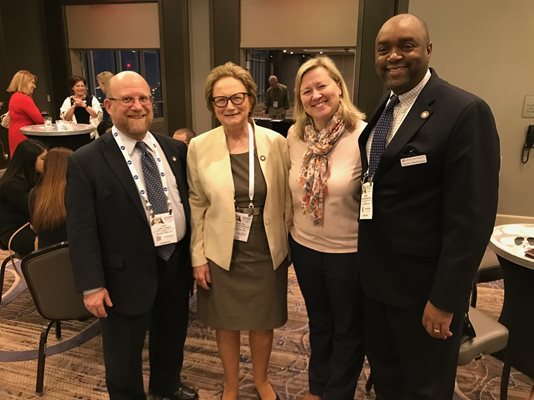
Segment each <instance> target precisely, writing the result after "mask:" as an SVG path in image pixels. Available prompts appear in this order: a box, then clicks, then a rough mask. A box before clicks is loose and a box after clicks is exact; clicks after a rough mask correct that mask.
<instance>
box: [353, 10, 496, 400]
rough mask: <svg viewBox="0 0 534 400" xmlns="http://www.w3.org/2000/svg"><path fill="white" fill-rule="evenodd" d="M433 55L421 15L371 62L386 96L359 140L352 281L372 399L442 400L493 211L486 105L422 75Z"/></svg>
mask: <svg viewBox="0 0 534 400" xmlns="http://www.w3.org/2000/svg"><path fill="white" fill-rule="evenodd" d="M431 53H432V43H431V42H430V38H429V34H428V29H427V27H426V24H425V23H424V22H423V21H422V20H420V19H419V18H417V17H415V16H413V15H410V14H401V15H397V16H394V17H392V18H391V19H389V20H388V21H386V22H385V23H384V25H383V26H382V27H381V29H380V31H379V32H378V35H377V38H376V47H375V65H376V70H377V73H378V75H379V76H380V77H381V78H382V79H383V81H384V83H385V85H386V87H387V88H388V89H389V91H388V93H387V94H386V95H385V96H384V97H383V99H382V100H381V102H380V105H379V106H378V109H377V111H376V112H375V114H374V116H373V117H372V118H371V120H370V122H369V124H368V125H367V127H366V128H365V130H364V131H363V132H362V135H361V136H360V139H359V144H360V149H361V154H362V163H363V171H367V172H366V174H365V175H364V181H363V188H362V192H363V193H364V195H363V197H362V209H361V213H360V218H361V221H360V228H359V229H360V231H359V244H358V250H359V257H360V261H359V265H360V279H361V284H362V287H363V290H364V293H365V340H366V347H367V355H368V358H369V361H370V364H371V370H372V374H373V378H374V379H373V381H374V384H375V391H376V394H377V399H378V400H384V399H386V400H389V399H395V400H399V399H404V400H408V399H409V400H419V399H428V400H441V399H443V400H450V399H451V398H452V396H453V391H454V380H455V375H456V363H457V358H458V351H459V346H460V338H461V335H462V324H463V317H464V312H465V311H466V310H467V299H468V296H469V291H470V288H471V284H472V282H473V277H474V274H475V272H476V270H477V267H478V265H479V263H480V260H481V258H482V255H483V253H484V250H485V248H486V245H487V243H488V241H489V238H490V235H491V232H492V228H493V225H494V221H495V215H496V210H497V194H498V172H499V164H500V158H499V139H498V135H497V130H496V126H495V121H494V118H493V115H492V113H491V110H490V108H489V106H488V105H487V104H486V103H485V102H484V101H483V100H481V99H480V98H478V97H476V96H474V95H473V94H470V93H468V92H466V91H463V90H461V89H459V88H457V87H454V86H452V85H450V84H448V83H447V82H445V81H443V80H442V79H440V78H439V77H438V75H437V73H436V72H435V71H434V70H433V69H429V67H428V64H429V61H430V55H431ZM465 72H466V73H470V72H471V71H465ZM390 97H391V98H390ZM390 102H392V103H391V104H389V103H390ZM386 104H387V106H386ZM395 104H396V105H395ZM390 107H392V108H391V109H392V110H393V111H392V114H390V115H389V119H390V121H389V122H391V123H389V122H388V123H386V122H384V121H386V120H387V117H386V116H387V110H386V109H387V108H390ZM382 114H384V117H382V119H383V120H382V121H380V117H381V115H382ZM382 133H384V135H383V136H382V138H384V137H385V142H383V143H382V148H381V149H380V143H379V142H380V135H381V134H382ZM375 139H376V143H375V142H374V140H375ZM384 146H385V148H384Z"/></svg>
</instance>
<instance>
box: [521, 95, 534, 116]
mask: <svg viewBox="0 0 534 400" xmlns="http://www.w3.org/2000/svg"><path fill="white" fill-rule="evenodd" d="M523 118H534V96H525V102H524V103H523Z"/></svg>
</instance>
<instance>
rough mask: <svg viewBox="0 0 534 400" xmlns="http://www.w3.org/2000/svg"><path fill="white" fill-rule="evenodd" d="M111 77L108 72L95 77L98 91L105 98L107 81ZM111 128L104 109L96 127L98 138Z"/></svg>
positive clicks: (108, 117)
mask: <svg viewBox="0 0 534 400" xmlns="http://www.w3.org/2000/svg"><path fill="white" fill-rule="evenodd" d="M112 77H113V74H112V73H111V72H109V71H102V72H100V73H99V74H97V76H96V80H97V82H98V89H100V91H101V92H102V94H103V95H104V96H105V95H106V91H107V87H108V85H109V80H110V79H111V78H112ZM112 126H113V122H112V121H111V116H110V115H109V113H108V110H106V107H104V108H103V109H102V121H100V123H99V124H98V126H97V127H96V131H97V132H98V136H102V135H103V134H104V133H106V131H107V130H108V129H109V128H111V127H112Z"/></svg>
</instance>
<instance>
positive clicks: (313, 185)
mask: <svg viewBox="0 0 534 400" xmlns="http://www.w3.org/2000/svg"><path fill="white" fill-rule="evenodd" d="M295 119H296V122H295V125H293V126H292V127H291V128H290V130H289V132H288V136H287V142H288V146H289V154H290V158H291V170H290V172H289V186H290V188H291V193H292V197H293V227H292V229H291V235H290V238H289V245H290V249H291V257H292V260H293V266H294V268H295V272H296V275H297V279H298V282H299V286H300V289H301V291H302V295H303V297H304V301H305V303H306V309H307V311H308V319H309V327H310V348H311V354H310V362H309V367H308V380H309V393H308V394H307V395H306V397H305V399H322V400H353V399H354V393H355V390H356V383H357V381H358V376H359V375H360V371H361V368H362V364H363V357H364V348H363V338H362V337H363V331H362V322H361V317H362V304H361V292H360V290H359V289H358V282H357V275H358V272H357V270H358V265H357V249H358V247H357V243H358V215H359V205H360V179H361V166H360V152H359V148H358V137H359V135H360V133H361V132H362V130H363V128H364V126H365V125H366V124H365V122H364V121H363V119H364V115H363V114H362V113H361V112H360V111H358V110H357V109H356V107H354V105H353V104H352V102H351V100H350V97H349V92H348V89H347V85H346V84H345V81H344V80H343V77H342V76H341V73H340V72H339V70H338V69H337V67H336V65H335V64H334V62H333V61H332V60H331V59H330V58H328V57H324V56H323V57H317V58H313V59H310V60H308V61H306V62H305V63H304V64H303V65H302V66H301V67H300V69H299V70H298V72H297V76H296V79H295Z"/></svg>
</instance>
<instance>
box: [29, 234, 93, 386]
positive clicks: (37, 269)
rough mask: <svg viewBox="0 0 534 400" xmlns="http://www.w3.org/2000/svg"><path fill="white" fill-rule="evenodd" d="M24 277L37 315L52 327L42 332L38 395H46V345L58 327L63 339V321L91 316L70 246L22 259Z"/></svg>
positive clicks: (37, 382)
mask: <svg viewBox="0 0 534 400" xmlns="http://www.w3.org/2000/svg"><path fill="white" fill-rule="evenodd" d="M22 274H23V275H24V278H25V279H26V283H27V285H28V289H29V290H30V293H31V295H32V298H33V301H34V302H35V306H36V308H37V311H38V312H39V314H41V316H42V317H43V318H45V319H47V320H49V323H48V325H47V327H46V328H44V329H43V331H42V332H41V339H40V341H39V355H38V361H37V381H36V386H35V391H36V392H37V393H38V394H42V393H43V383H44V368H45V360H46V341H47V338H48V333H49V332H50V329H51V328H52V326H54V325H55V326H56V337H57V338H58V339H60V338H61V325H60V322H61V321H65V320H80V321H81V320H85V319H87V318H89V317H91V314H90V313H89V311H87V309H86V308H85V306H84V304H83V295H82V294H81V293H77V292H76V289H75V286H74V276H73V273H72V268H71V262H70V258H69V247H68V243H66V242H63V243H60V244H58V245H55V246H52V247H47V248H44V249H41V250H37V251H34V252H33V253H31V254H29V255H27V256H25V257H24V258H23V259H22Z"/></svg>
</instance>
